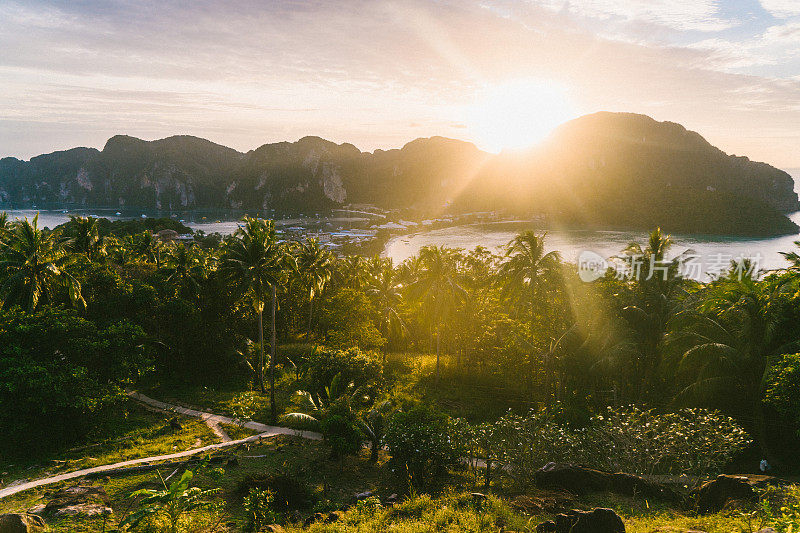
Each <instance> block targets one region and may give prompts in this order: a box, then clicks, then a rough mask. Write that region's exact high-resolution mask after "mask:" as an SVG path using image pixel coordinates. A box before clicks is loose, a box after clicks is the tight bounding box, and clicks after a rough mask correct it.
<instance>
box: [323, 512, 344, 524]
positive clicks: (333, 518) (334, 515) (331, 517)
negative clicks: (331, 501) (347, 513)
mask: <svg viewBox="0 0 800 533" xmlns="http://www.w3.org/2000/svg"><path fill="white" fill-rule="evenodd" d="M341 518H342V513H340V512H339V511H331V512H330V513H328V516H327V517H326V518H325V523H326V524H331V523H333V522H338V521H339V520H340V519H341Z"/></svg>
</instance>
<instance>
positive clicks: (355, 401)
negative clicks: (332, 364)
mask: <svg viewBox="0 0 800 533" xmlns="http://www.w3.org/2000/svg"><path fill="white" fill-rule="evenodd" d="M294 397H295V401H296V402H297V403H298V404H299V406H300V408H301V409H303V410H304V411H308V412H302V411H298V412H293V413H286V414H285V415H283V416H281V420H282V421H284V422H290V423H294V424H301V425H308V426H317V425H318V424H319V422H321V421H322V420H323V419H324V418H325V417H326V416H327V414H328V411H330V409H331V407H333V406H334V405H335V404H339V403H343V404H344V407H345V408H346V409H347V410H348V411H351V410H352V408H353V406H356V407H360V406H364V405H368V404H369V403H370V402H371V401H372V398H371V397H370V396H369V395H368V394H366V392H365V389H364V388H363V387H356V385H355V383H354V382H352V381H345V380H344V378H343V377H342V373H341V372H339V373H338V374H336V375H335V376H333V378H332V379H331V383H330V385H325V386H324V387H322V390H319V391H311V390H298V391H296V392H295V394H294Z"/></svg>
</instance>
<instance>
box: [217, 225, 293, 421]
mask: <svg viewBox="0 0 800 533" xmlns="http://www.w3.org/2000/svg"><path fill="white" fill-rule="evenodd" d="M243 222H244V224H243V225H242V226H240V227H239V229H237V230H236V232H235V233H234V236H233V238H231V239H228V240H227V241H226V243H225V246H224V248H223V251H222V259H221V263H220V271H221V272H222V273H223V274H224V275H226V276H227V277H228V278H229V279H231V280H232V281H233V282H234V283H235V284H236V285H237V286H238V287H239V288H240V290H241V291H242V294H244V295H245V297H246V298H248V299H249V300H250V302H251V304H252V306H253V309H254V310H255V311H256V313H257V314H258V339H259V350H260V352H259V372H258V375H259V387H260V388H261V392H266V386H265V383H264V366H265V357H264V306H265V303H266V301H267V298H271V300H272V313H271V320H270V323H271V328H270V329H271V332H272V338H271V343H270V402H271V408H272V418H273V420H275V419H276V418H277V405H276V404H275V343H276V331H275V315H276V311H277V305H278V295H277V294H278V289H279V288H280V287H282V286H283V285H284V283H285V279H286V275H287V273H288V272H289V271H290V270H292V269H293V266H294V267H296V265H292V263H293V259H292V258H291V256H290V255H289V254H287V253H286V250H285V248H284V247H283V246H282V245H281V244H280V243H278V240H277V238H276V235H275V225H274V224H273V223H272V221H271V220H259V219H256V218H249V217H245V218H244V220H243Z"/></svg>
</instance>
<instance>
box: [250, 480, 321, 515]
mask: <svg viewBox="0 0 800 533" xmlns="http://www.w3.org/2000/svg"><path fill="white" fill-rule="evenodd" d="M253 489H258V490H261V491H266V490H268V491H269V492H270V493H272V500H271V506H272V508H273V509H274V510H275V511H278V512H282V513H283V512H286V511H289V510H292V509H305V508H307V507H309V506H310V505H311V503H312V494H311V491H310V490H309V488H308V487H307V486H306V484H305V483H303V482H302V481H299V480H298V479H297V478H294V477H292V476H288V475H285V474H278V475H260V476H248V477H246V478H245V479H244V480H243V481H242V482H241V483H240V485H239V492H240V494H241V493H244V494H248V493H250V492H251V491H252V490H253Z"/></svg>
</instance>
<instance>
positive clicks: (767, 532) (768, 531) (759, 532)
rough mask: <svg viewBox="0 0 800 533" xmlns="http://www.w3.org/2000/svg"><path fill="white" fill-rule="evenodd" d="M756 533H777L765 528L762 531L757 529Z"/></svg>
mask: <svg viewBox="0 0 800 533" xmlns="http://www.w3.org/2000/svg"><path fill="white" fill-rule="evenodd" d="M758 533H778V532H777V531H775V530H774V529H772V528H771V527H765V528H763V529H759V530H758Z"/></svg>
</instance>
